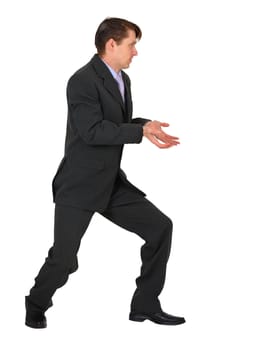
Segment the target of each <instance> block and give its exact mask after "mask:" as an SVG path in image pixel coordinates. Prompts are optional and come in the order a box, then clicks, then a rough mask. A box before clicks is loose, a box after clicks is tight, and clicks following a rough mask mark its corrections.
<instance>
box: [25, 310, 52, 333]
mask: <svg viewBox="0 0 267 350" xmlns="http://www.w3.org/2000/svg"><path fill="white" fill-rule="evenodd" d="M25 324H26V326H28V327H31V328H39V329H40V328H46V326H47V324H46V317H45V315H44V313H43V312H41V311H31V312H30V311H27V312H26V321H25Z"/></svg>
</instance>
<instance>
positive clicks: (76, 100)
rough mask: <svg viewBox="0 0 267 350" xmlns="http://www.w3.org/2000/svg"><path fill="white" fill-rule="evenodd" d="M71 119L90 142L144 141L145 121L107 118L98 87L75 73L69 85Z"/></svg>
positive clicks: (101, 143)
mask: <svg viewBox="0 0 267 350" xmlns="http://www.w3.org/2000/svg"><path fill="white" fill-rule="evenodd" d="M67 99H68V104H69V108H70V110H71V123H72V125H73V126H74V127H75V128H76V129H77V132H78V134H79V135H80V136H81V137H82V139H83V140H84V141H85V142H86V143H87V144H89V145H122V144H127V143H140V142H141V141H142V138H143V127H142V124H135V123H133V124H132V123H121V124H116V123H113V122H111V121H109V120H105V119H104V118H103V114H102V111H101V105H100V103H99V100H98V96H97V91H96V89H95V87H94V85H93V83H91V84H90V83H89V82H88V81H85V80H84V79H83V78H82V77H81V76H73V77H72V78H71V79H70V81H69V83H68V86H67Z"/></svg>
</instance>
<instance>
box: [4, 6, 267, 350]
mask: <svg viewBox="0 0 267 350" xmlns="http://www.w3.org/2000/svg"><path fill="white" fill-rule="evenodd" d="M264 3H265V1H257V0H253V1H246V0H243V1H237V0H224V1H215V0H213V1H211V0H210V1H208V0H205V1H197V0H186V1H170V0H165V1H160V2H159V1H153V2H152V1H151V2H145V1H140V2H138V1H128V2H127V1H119V0H114V1H107V0H102V1H98V2H97V1H94V2H92V1H89V0H87V1H85V0H75V1H67V0H66V1H56V0H53V1H52V0H45V1H38V0H35V1H33V0H32V1H30V0H24V1H18V0H17V1H12V0H6V1H1V9H0V26H1V28H0V30H1V57H0V59H1V66H0V86H1V91H0V93H1V138H0V143H1V145H0V152H1V182H0V184H1V204H2V205H1V254H0V259H1V289H0V291H1V299H0V300H1V312H0V322H1V325H0V326H1V328H0V329H1V337H0V343H1V349H2V348H3V349H17V348H23V349H29V350H31V349H40V350H43V349H64V348H78V349H127V350H128V349H129V350H132V349H165V348H166V349H190V350H193V349H194V350H196V349H205V350H209V349H210V350H214V349H216V350H220V349H223V350H225V349H257V350H261V349H266V346H267V340H266V323H267V321H266V314H267V307H266V295H267V288H266V266H267V261H266V260H267V259H266V243H265V242H266V241H265V236H266V233H267V230H266V228H267V223H266V221H267V220H266V198H267V185H266V182H267V170H266V150H267V141H266V134H267V132H266V124H265V119H266V116H267V114H266V112H267V111H266V109H267V108H266V93H267V83H266V82H267V69H266V66H267V65H266V62H267V50H266V34H267V28H266V27H267V25H266V18H267V13H266V10H265V8H264ZM107 16H117V17H125V18H127V19H129V20H132V21H134V22H136V23H138V24H139V25H140V27H141V28H142V30H143V38H142V40H141V41H140V43H139V44H138V45H137V49H138V51H139V55H138V57H136V58H135V59H134V60H133V63H132V66H131V68H130V69H129V70H128V71H127V73H129V75H130V76H131V79H132V90H133V91H132V92H133V99H134V115H135V116H139V117H146V118H150V119H157V120H162V121H166V122H169V123H170V124H171V126H170V128H169V132H170V133H172V134H174V135H178V136H179V137H180V139H181V145H180V146H178V147H175V148H173V149H170V150H159V149H157V148H156V147H155V146H153V145H152V144H150V143H149V142H148V141H146V140H144V141H143V142H142V143H141V144H140V145H130V146H126V147H125V152H124V160H123V169H124V170H125V171H126V172H127V175H128V178H129V179H130V180H131V181H132V182H133V183H135V184H136V185H137V186H139V187H140V188H141V189H143V190H144V191H145V192H146V193H147V195H148V198H149V199H151V200H152V201H153V202H154V203H155V204H156V205H157V206H158V207H159V208H160V209H162V210H163V211H164V212H165V213H166V214H167V215H169V216H170V217H171V218H172V219H173V222H174V227H175V229H174V238H173V246H172V253H171V257H170V260H169V264H168V272H167V280H166V284H165V288H164V291H163V293H162V294H161V298H160V299H161V303H162V307H163V309H164V310H165V311H166V312H169V313H173V314H177V315H181V316H184V317H185V318H186V320H187V323H186V324H185V325H182V326H177V327H166V326H158V325H155V324H153V323H150V322H149V321H146V322H144V323H134V322H130V321H128V312H129V304H130V300H131V296H132V293H133V291H134V289H135V278H136V277H137V276H138V274H139V268H140V256H139V249H140V246H141V245H142V244H143V241H142V240H141V239H140V238H139V237H137V236H135V235H133V234H132V233H129V232H127V231H124V230H122V229H120V228H118V227H116V226H115V225H113V224H111V223H109V222H108V221H106V220H104V219H103V218H102V217H101V216H99V215H96V216H95V217H94V219H93V221H92V223H91V226H90V228H89V229H88V231H87V233H86V235H85V237H84V239H83V242H82V247H81V249H80V252H79V263H80V269H79V270H78V272H76V273H75V274H73V275H72V276H71V277H70V279H69V281H68V283H67V285H65V286H64V287H63V288H62V289H60V290H58V291H57V293H56V294H55V296H54V299H53V300H54V307H53V308H51V309H50V310H49V311H48V312H47V318H48V328H47V329H46V330H32V329H30V328H27V327H25V326H24V316H25V313H24V295H25V294H27V293H28V290H29V288H30V287H31V286H32V284H33V282H34V281H33V279H34V277H35V276H36V274H37V272H38V270H39V268H40V267H41V265H42V263H43V261H44V258H45V257H46V254H47V250H48V248H49V247H50V245H51V244H52V239H53V211H54V205H53V203H52V191H51V181H52V178H53V176H54V174H55V171H56V169H57V166H58V164H59V162H60V160H61V158H62V156H63V151H64V138H65V128H66V112H67V105H66V98H65V88H66V83H67V80H68V78H69V77H70V75H71V74H72V73H73V72H74V71H76V70H77V69H78V68H80V67H81V66H82V65H84V64H85V63H87V62H88V61H89V59H90V58H91V56H92V55H93V54H94V53H95V48H94V45H93V42H94V34H95V30H96V28H97V26H98V24H99V23H100V22H101V21H102V20H103V19H104V18H105V17H107ZM264 332H265V334H264ZM3 344H5V345H3Z"/></svg>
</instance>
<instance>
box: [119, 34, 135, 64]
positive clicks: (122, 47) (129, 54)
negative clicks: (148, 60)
mask: <svg viewBox="0 0 267 350" xmlns="http://www.w3.org/2000/svg"><path fill="white" fill-rule="evenodd" d="M136 42H137V41H136V35H135V32H134V31H133V30H129V31H128V37H127V38H125V39H123V40H122V41H121V42H120V43H119V44H117V43H115V47H114V59H115V60H116V63H117V66H118V68H119V69H125V68H128V67H129V66H130V63H131V61H132V58H133V57H134V56H136V55H137V50H136V48H135V45H136Z"/></svg>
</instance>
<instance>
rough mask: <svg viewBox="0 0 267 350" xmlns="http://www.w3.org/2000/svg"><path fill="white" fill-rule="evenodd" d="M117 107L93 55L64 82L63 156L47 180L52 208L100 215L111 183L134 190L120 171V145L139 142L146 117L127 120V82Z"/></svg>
mask: <svg viewBox="0 0 267 350" xmlns="http://www.w3.org/2000/svg"><path fill="white" fill-rule="evenodd" d="M122 76H123V80H124V84H125V103H123V100H122V97H121V95H120V91H119V88H118V84H117V82H116V81H115V79H114V78H113V76H112V74H111V73H110V71H109V69H108V68H107V67H106V65H105V64H104V63H103V61H102V60H101V59H100V58H99V57H98V55H95V56H94V57H93V58H92V59H91V61H90V62H89V63H88V64H86V65H85V66H84V67H82V68H81V69H79V70H78V71H77V72H76V73H75V74H74V75H73V76H72V77H71V78H70V79H69V81H68V84H67V101H68V119H67V131H66V140H65V154H64V157H63V159H62V161H61V163H60V165H59V167H58V170H57V172H56V175H55V177H54V179H53V182H52V189H53V200H54V202H55V203H57V204H62V205H68V206H74V207H78V208H84V209H88V210H93V211H104V210H105V209H106V207H107V205H108V202H109V200H110V197H111V194H112V191H113V188H114V184H115V181H116V180H117V181H118V178H119V179H120V181H122V182H123V183H124V184H125V185H126V186H128V187H129V188H131V189H132V190H133V191H137V192H139V193H141V194H142V195H145V194H144V193H143V192H142V191H140V190H138V189H137V188H136V187H135V186H133V185H132V184H131V183H130V182H128V180H127V179H126V175H125V174H124V172H123V171H122V170H121V169H120V162H121V156H122V151H123V145H124V144H129V143H140V142H141V140H142V136H143V129H142V125H143V124H144V123H145V122H147V121H148V119H142V118H136V119H132V99H131V90H130V79H129V77H128V75H127V74H125V73H124V72H122Z"/></svg>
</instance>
